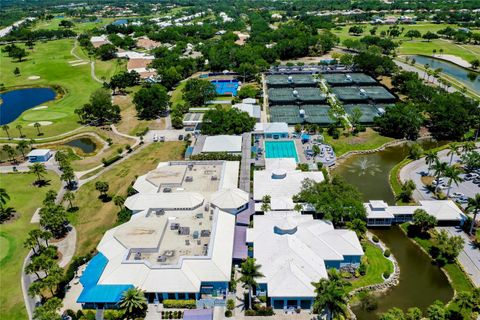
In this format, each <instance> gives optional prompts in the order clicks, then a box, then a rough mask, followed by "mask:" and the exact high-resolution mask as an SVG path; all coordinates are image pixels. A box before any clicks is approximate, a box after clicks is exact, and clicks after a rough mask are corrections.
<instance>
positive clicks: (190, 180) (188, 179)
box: [185, 176, 193, 182]
mask: <svg viewBox="0 0 480 320" xmlns="http://www.w3.org/2000/svg"><path fill="white" fill-rule="evenodd" d="M192 181H193V177H192V176H187V177H186V178H185V182H192Z"/></svg>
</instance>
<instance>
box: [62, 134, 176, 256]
mask: <svg viewBox="0 0 480 320" xmlns="http://www.w3.org/2000/svg"><path fill="white" fill-rule="evenodd" d="M184 151H185V144H184V143H183V142H166V143H153V144H151V145H148V146H146V147H144V148H143V149H141V150H140V151H138V153H137V154H135V155H133V156H132V157H131V158H129V159H127V160H125V161H124V162H122V163H121V164H119V165H117V166H116V167H114V168H112V169H111V170H109V171H107V172H105V173H103V174H102V175H101V176H100V177H98V178H97V179H95V180H93V181H90V182H89V183H87V184H85V185H84V186H82V187H81V188H80V189H79V190H78V191H77V193H76V200H75V205H76V206H78V207H79V211H78V212H76V213H72V214H71V219H72V222H73V224H74V225H75V227H76V229H77V237H78V238H77V239H78V240H77V251H76V254H77V255H84V254H86V253H88V252H90V251H91V250H94V249H95V247H96V246H97V244H98V242H99V241H100V239H101V238H102V236H103V234H104V233H105V231H107V230H109V229H110V228H112V227H113V226H115V224H116V220H117V212H118V211H119V208H118V207H117V206H115V204H114V203H113V201H110V202H107V203H104V202H102V201H101V200H99V199H98V196H99V193H98V191H96V190H95V182H96V181H105V182H108V184H109V186H110V189H109V191H108V194H109V195H111V196H112V197H114V196H115V195H122V196H125V195H126V193H127V188H128V186H129V185H130V183H133V182H134V181H135V178H136V176H139V175H142V174H145V173H147V172H148V171H150V170H152V169H154V168H156V167H157V165H158V163H159V162H161V161H168V160H181V159H182V158H183V153H184Z"/></svg>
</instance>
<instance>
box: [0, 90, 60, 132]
mask: <svg viewBox="0 0 480 320" xmlns="http://www.w3.org/2000/svg"><path fill="white" fill-rule="evenodd" d="M55 96H56V93H55V91H54V90H53V89H51V88H28V89H18V90H12V91H8V92H4V93H2V94H0V97H1V98H2V104H1V105H0V125H3V124H7V123H10V122H12V121H14V120H15V119H17V118H18V117H19V116H20V115H21V114H22V113H23V112H24V111H26V110H28V109H31V108H33V107H36V106H38V105H39V104H42V103H44V102H47V101H50V100H54V99H55Z"/></svg>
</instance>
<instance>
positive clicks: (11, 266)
mask: <svg viewBox="0 0 480 320" xmlns="http://www.w3.org/2000/svg"><path fill="white" fill-rule="evenodd" d="M35 179H36V176H35V175H33V174H31V173H16V174H13V173H12V174H1V175H0V188H5V189H6V190H7V192H8V194H9V195H10V198H11V200H10V201H9V202H8V206H11V207H14V208H15V209H16V211H17V218H15V219H14V220H12V221H9V222H7V223H5V224H2V225H0V239H1V241H0V249H1V251H2V255H1V256H2V258H0V259H1V260H0V288H2V289H1V290H0V315H1V316H0V318H2V319H12V320H13V319H15V320H16V319H26V318H27V312H26V310H25V305H24V303H23V295H22V289H21V283H20V275H21V270H22V265H23V259H24V258H25V257H26V255H27V253H28V249H25V248H24V247H23V241H25V239H26V237H27V234H28V232H29V231H30V230H32V229H34V228H35V225H34V224H31V223H30V220H31V218H32V216H33V213H34V212H35V210H36V209H37V208H38V207H40V206H41V205H42V201H43V199H44V197H45V193H46V192H47V191H48V190H50V189H52V190H55V191H58V190H59V188H60V179H59V177H58V176H57V175H56V174H54V173H53V172H51V171H49V172H48V175H46V176H45V179H46V180H48V181H50V182H49V185H47V186H45V187H42V188H38V187H35V186H33V184H32V183H33V182H34V181H35ZM6 249H8V250H7V251H6V252H5V250H6Z"/></svg>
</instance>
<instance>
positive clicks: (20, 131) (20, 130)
mask: <svg viewBox="0 0 480 320" xmlns="http://www.w3.org/2000/svg"><path fill="white" fill-rule="evenodd" d="M15 128H17V130H18V132H19V133H20V138H23V133H22V125H21V124H17V125H16V126H15Z"/></svg>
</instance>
